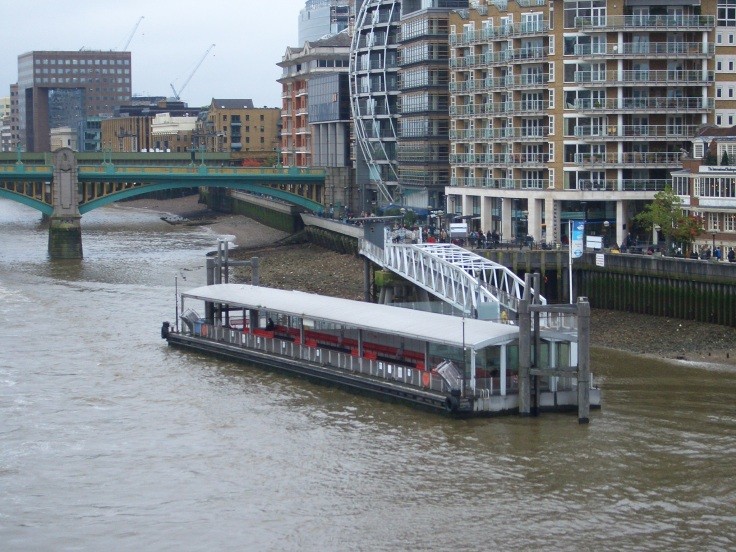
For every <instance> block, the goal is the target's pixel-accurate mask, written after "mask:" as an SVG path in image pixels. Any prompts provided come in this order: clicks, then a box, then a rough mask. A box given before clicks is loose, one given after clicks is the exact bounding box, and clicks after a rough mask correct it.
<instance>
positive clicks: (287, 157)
mask: <svg viewBox="0 0 736 552" xmlns="http://www.w3.org/2000/svg"><path fill="white" fill-rule="evenodd" d="M349 55H350V36H349V35H348V33H347V32H346V31H343V32H340V33H338V34H335V35H332V36H329V37H326V38H323V39H320V40H315V41H313V42H306V43H304V45H302V46H301V47H296V48H294V47H289V48H287V49H286V53H285V54H284V56H283V58H282V59H281V61H280V62H279V63H278V64H277V65H278V66H279V67H281V72H282V76H281V78H280V79H278V82H279V83H281V87H282V92H281V100H282V109H281V162H282V164H283V165H287V166H296V167H311V166H345V165H347V164H349V157H348V156H349V143H350V122H349V119H350V117H349V113H348V110H346V109H345V107H347V106H346V105H345V102H346V101H348V95H347V94H348V90H347V86H346V85H347V81H346V79H347V75H348V68H349ZM341 106H342V110H341ZM313 135H314V136H313Z"/></svg>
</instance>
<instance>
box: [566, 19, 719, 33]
mask: <svg viewBox="0 0 736 552" xmlns="http://www.w3.org/2000/svg"><path fill="white" fill-rule="evenodd" d="M714 26H715V17H714V16H712V15H609V16H600V17H576V18H575V28H577V29H579V30H581V31H591V30H595V31H616V30H626V29H636V30H642V31H643V30H672V31H674V30H686V29H689V30H703V31H708V30H710V29H712V28H713V27H714Z"/></svg>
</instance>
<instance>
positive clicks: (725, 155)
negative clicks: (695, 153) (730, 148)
mask: <svg viewBox="0 0 736 552" xmlns="http://www.w3.org/2000/svg"><path fill="white" fill-rule="evenodd" d="M730 164H731V160H730V159H729V158H728V153H727V152H726V150H723V155H721V165H724V166H728V165H730Z"/></svg>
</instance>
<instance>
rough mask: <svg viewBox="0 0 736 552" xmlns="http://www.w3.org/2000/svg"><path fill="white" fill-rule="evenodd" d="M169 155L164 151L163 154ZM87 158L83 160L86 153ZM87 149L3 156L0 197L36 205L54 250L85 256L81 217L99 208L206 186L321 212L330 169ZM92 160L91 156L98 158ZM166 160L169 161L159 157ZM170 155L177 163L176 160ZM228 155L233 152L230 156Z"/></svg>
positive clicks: (68, 255) (55, 253) (65, 255)
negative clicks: (93, 152)
mask: <svg viewBox="0 0 736 552" xmlns="http://www.w3.org/2000/svg"><path fill="white" fill-rule="evenodd" d="M164 155H165V156H166V157H164ZM85 157H86V159H85ZM89 158H90V156H85V155H84V154H77V153H75V152H74V151H73V150H71V149H69V148H62V149H59V150H57V151H55V152H54V153H46V154H20V153H18V154H17V155H16V157H15V159H14V160H12V159H11V158H10V156H9V155H7V154H6V155H5V156H4V158H0V197H3V198H7V199H11V200H13V201H17V202H19V203H23V204H24V205H27V206H29V207H32V208H34V209H36V210H38V211H40V212H42V213H43V214H45V215H48V216H49V217H50V218H51V224H50V227H49V255H50V256H51V257H52V258H81V257H82V232H81V225H80V219H81V216H82V215H83V214H84V213H87V212H89V211H91V210H93V209H96V208H98V207H102V206H104V205H108V204H110V203H113V202H115V201H119V200H121V199H128V198H132V197H135V196H138V195H142V194H148V193H151V192H157V191H163V190H176V189H182V188H195V187H208V188H229V189H233V190H242V191H246V192H250V193H253V194H258V195H261V196H266V197H269V198H272V199H274V200H278V201H282V202H286V203H289V204H292V205H296V206H299V207H301V208H303V209H304V210H305V211H309V212H313V213H321V212H322V210H323V209H324V206H323V204H322V203H321V202H320V199H321V198H322V193H323V188H324V182H325V172H324V171H322V170H317V169H297V168H282V167H269V168H246V167H237V166H229V165H226V164H225V163H224V162H223V163H221V164H220V166H214V163H212V161H216V156H214V155H213V156H212V158H213V159H211V162H210V164H206V163H205V160H204V156H202V157H201V159H200V162H199V163H195V162H194V161H195V160H194V159H193V158H189V157H186V156H182V155H178V156H177V155H176V154H163V155H158V156H153V155H152V154H150V153H139V154H126V155H125V156H121V158H120V160H119V162H118V159H116V162H115V163H113V158H112V156H111V155H110V156H107V155H105V156H103V157H102V159H101V160H100V159H99V155H98V156H97V159H96V161H97V162H95V163H90V159H89ZM93 159H94V158H93ZM167 161H169V163H170V164H168V165H167V164H162V163H166V162H167ZM171 161H173V162H174V163H175V162H178V163H179V164H174V163H172V162H171ZM228 161H229V159H228Z"/></svg>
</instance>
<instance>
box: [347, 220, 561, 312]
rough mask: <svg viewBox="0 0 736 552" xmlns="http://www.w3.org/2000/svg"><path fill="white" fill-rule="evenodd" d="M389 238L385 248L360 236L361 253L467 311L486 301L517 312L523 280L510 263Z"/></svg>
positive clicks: (446, 246)
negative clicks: (509, 267)
mask: <svg viewBox="0 0 736 552" xmlns="http://www.w3.org/2000/svg"><path fill="white" fill-rule="evenodd" d="M386 238H387V239H386V241H385V244H384V247H383V248H381V247H380V246H378V245H376V244H373V243H370V242H369V241H367V240H364V239H363V240H361V241H360V252H361V254H363V255H364V256H366V257H367V258H369V259H370V260H372V261H373V262H375V263H377V264H379V265H380V266H382V267H383V268H386V269H388V270H391V271H392V272H395V273H396V274H399V275H400V276H402V277H403V278H406V279H407V280H409V281H411V282H412V283H414V284H415V285H417V286H419V287H421V288H422V289H425V290H426V291H429V292H430V293H432V294H434V295H435V296H437V297H439V298H440V299H442V300H443V301H445V302H447V303H449V304H451V305H453V306H454V307H455V308H458V309H459V310H461V311H462V312H464V313H466V314H469V315H473V314H474V312H477V308H478V305H479V304H480V303H485V302H495V303H498V304H499V305H500V306H501V307H503V308H505V309H506V310H507V311H511V312H514V313H515V312H518V305H519V300H520V299H521V297H522V294H523V288H524V281H523V280H522V279H521V278H519V277H518V276H517V275H516V274H514V272H513V271H511V270H509V269H508V268H507V267H505V266H503V265H501V264H498V263H495V262H493V261H490V260H489V259H486V258H485V257H481V256H480V255H477V254H475V253H472V252H470V251H468V250H467V249H464V248H462V247H459V246H457V245H454V244H446V243H442V244H423V243H394V241H393V240H392V239H391V238H390V234H389V233H387V234H386ZM471 271H472V272H471ZM480 276H482V278H481V277H480ZM546 302H547V301H546V299H545V298H544V297H541V296H540V303H542V304H546Z"/></svg>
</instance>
